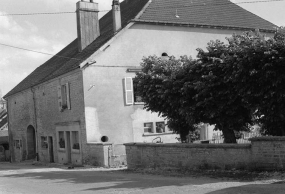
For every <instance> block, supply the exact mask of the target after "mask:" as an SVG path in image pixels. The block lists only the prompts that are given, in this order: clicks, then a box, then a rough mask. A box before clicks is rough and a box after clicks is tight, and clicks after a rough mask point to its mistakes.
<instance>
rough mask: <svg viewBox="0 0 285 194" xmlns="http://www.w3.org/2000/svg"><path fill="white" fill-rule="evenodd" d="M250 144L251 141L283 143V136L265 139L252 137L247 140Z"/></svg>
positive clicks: (284, 138)
mask: <svg viewBox="0 0 285 194" xmlns="http://www.w3.org/2000/svg"><path fill="white" fill-rule="evenodd" d="M249 140H250V141H251V142H253V141H285V137H284V136H274V137H273V136H267V137H253V138H250V139H249Z"/></svg>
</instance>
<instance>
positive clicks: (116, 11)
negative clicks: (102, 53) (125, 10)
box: [112, 0, 122, 33]
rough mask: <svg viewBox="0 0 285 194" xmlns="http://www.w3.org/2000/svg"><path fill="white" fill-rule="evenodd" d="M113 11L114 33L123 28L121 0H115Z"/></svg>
mask: <svg viewBox="0 0 285 194" xmlns="http://www.w3.org/2000/svg"><path fill="white" fill-rule="evenodd" d="M112 11H113V30H114V33H116V32H117V31H118V30H120V29H121V28H122V21H121V9H120V3H119V0H113V4H112Z"/></svg>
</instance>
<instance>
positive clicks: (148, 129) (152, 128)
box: [144, 121, 171, 133]
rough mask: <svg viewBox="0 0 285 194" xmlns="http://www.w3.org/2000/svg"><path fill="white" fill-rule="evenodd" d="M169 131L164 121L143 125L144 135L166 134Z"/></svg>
mask: <svg viewBox="0 0 285 194" xmlns="http://www.w3.org/2000/svg"><path fill="white" fill-rule="evenodd" d="M170 131H171V130H169V129H168V128H167V127H166V124H165V122H164V121H158V122H147V123H144V133H168V132H170Z"/></svg>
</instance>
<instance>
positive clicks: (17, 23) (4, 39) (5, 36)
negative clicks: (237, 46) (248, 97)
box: [0, 0, 285, 95]
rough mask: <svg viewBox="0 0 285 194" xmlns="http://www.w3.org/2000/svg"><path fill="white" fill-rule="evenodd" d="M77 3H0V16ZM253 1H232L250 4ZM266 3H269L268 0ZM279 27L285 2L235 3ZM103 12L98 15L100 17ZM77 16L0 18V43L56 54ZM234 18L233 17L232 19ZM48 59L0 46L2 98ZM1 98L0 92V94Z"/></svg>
mask: <svg viewBox="0 0 285 194" xmlns="http://www.w3.org/2000/svg"><path fill="white" fill-rule="evenodd" d="M77 1H78V0H0V15H3V14H15V13H38V12H73V11H75V6H76V2H77ZM251 1H256V0H232V2H235V3H240V2H251ZM267 1H268V0H267ZM94 2H97V3H99V10H110V9H111V3H112V0H94ZM238 5H239V6H241V7H243V8H244V9H246V10H248V11H250V12H252V13H254V14H256V15H258V16H260V17H262V18H264V19H266V20H268V21H270V22H272V23H274V24H276V25H278V26H285V11H284V8H285V0H284V1H282V0H280V1H271V2H265V3H252V4H249V3H244V4H238ZM105 13H106V12H100V15H99V16H102V15H103V14H105ZM75 17H76V15H75V14H74V13H72V14H60V15H33V16H0V44H7V45H12V46H17V47H22V48H27V49H31V50H36V51H41V52H46V53H51V54H56V53H57V52H58V51H60V50H61V49H62V48H64V47H65V46H66V45H67V44H68V43H70V42H71V41H73V40H74V39H75V38H76V36H77V34H76V33H77V32H76V18H75ZM233 19H234V18H233ZM49 58H50V56H48V55H43V54H38V53H33V52H28V51H23V50H18V49H14V48H9V47H5V46H1V45H0V90H2V94H3V95H5V94H6V93H7V92H9V91H10V90H11V89H12V88H13V87H15V86H16V85H17V84H18V83H19V82H20V81H21V80H22V79H24V78H25V77H26V76H27V75H28V74H29V73H31V72H32V71H33V70H34V69H35V68H37V67H38V66H39V65H41V64H43V63H44V62H45V61H46V60H48V59H49ZM0 95H1V91H0Z"/></svg>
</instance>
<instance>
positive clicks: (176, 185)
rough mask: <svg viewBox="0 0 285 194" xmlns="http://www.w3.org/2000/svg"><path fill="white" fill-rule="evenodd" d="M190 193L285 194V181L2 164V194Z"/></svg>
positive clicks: (0, 180) (0, 183)
mask: <svg viewBox="0 0 285 194" xmlns="http://www.w3.org/2000/svg"><path fill="white" fill-rule="evenodd" d="M12 193H13V194H65V193H83V194H87V193H93V194H94V193H96V194H97V193H116V194H117V193H118V194H123V193H124V194H125V193H128V194H129V193H163V194H168V193H171V194H172V193H190V194H256V193H258V194H271V193H272V194H285V184H284V181H281V180H277V179H270V180H263V181H254V182H253V181H243V182H240V181H235V180H224V179H212V178H207V177H199V178H195V177H192V178H191V177H183V178H180V177H164V176H157V175H144V174H136V173H130V172H126V171H122V170H110V169H102V168H84V169H83V168H81V169H80V168H75V169H70V170H69V169H66V168H62V167H59V168H58V167H45V166H33V165H31V164H10V163H0V194H12Z"/></svg>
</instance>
